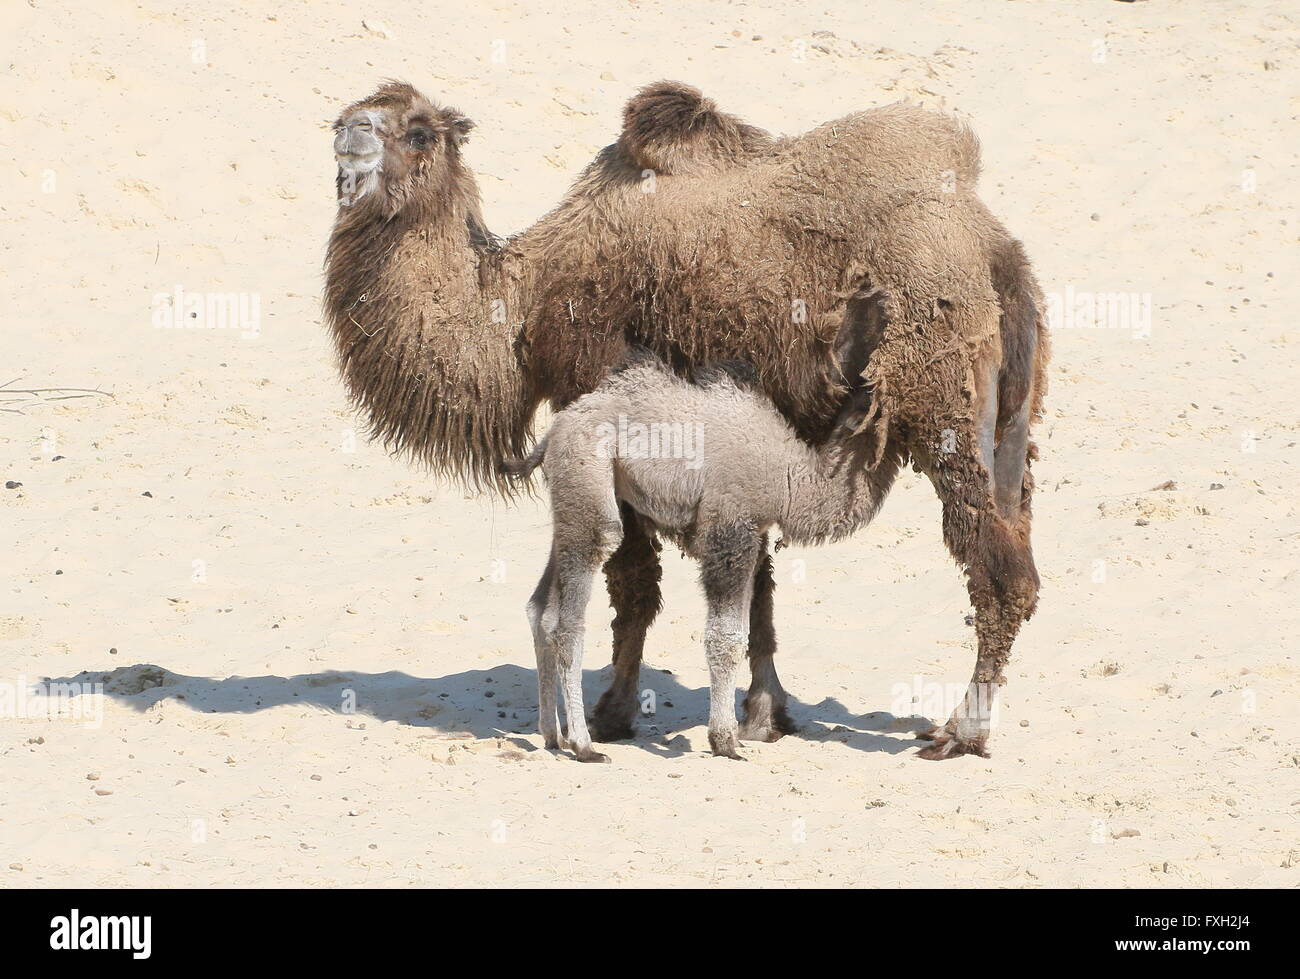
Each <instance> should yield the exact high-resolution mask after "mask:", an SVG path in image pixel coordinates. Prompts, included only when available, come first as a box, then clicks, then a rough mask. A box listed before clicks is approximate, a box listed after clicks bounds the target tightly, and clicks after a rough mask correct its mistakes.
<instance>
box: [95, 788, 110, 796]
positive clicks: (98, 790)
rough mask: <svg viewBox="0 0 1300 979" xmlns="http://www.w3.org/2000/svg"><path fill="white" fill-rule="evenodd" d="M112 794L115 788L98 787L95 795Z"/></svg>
mask: <svg viewBox="0 0 1300 979" xmlns="http://www.w3.org/2000/svg"><path fill="white" fill-rule="evenodd" d="M112 794H113V790H112V789H96V790H95V795H112Z"/></svg>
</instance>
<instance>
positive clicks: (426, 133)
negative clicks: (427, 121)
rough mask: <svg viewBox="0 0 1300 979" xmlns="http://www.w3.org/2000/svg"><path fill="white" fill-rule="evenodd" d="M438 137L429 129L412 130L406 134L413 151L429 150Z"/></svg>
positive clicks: (407, 141)
mask: <svg viewBox="0 0 1300 979" xmlns="http://www.w3.org/2000/svg"><path fill="white" fill-rule="evenodd" d="M437 140H438V137H437V136H436V135H435V134H434V133H433V132H432V131H431V130H428V129H412V130H411V131H410V132H409V133H407V134H406V143H407V145H408V146H410V147H411V149H413V150H427V149H428V148H429V147H430V146H432V145H433V144H434V143H435V142H437Z"/></svg>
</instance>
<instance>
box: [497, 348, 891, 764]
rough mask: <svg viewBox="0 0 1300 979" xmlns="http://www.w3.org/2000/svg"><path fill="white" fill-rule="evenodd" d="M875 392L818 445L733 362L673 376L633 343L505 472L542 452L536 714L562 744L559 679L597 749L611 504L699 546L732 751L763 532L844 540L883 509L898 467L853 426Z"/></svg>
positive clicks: (715, 732) (713, 695)
mask: <svg viewBox="0 0 1300 979" xmlns="http://www.w3.org/2000/svg"><path fill="white" fill-rule="evenodd" d="M869 397H870V393H869V389H867V388H862V389H859V390H858V391H857V392H856V393H854V394H853V395H851V396H850V399H849V402H848V404H847V405H846V407H845V408H844V410H843V411H842V412H841V414H840V419H839V421H838V423H837V426H836V428H835V430H834V433H833V434H832V436H831V438H830V439H829V440H828V442H827V443H826V445H825V446H824V447H823V448H822V449H820V450H816V449H813V448H811V447H809V446H808V445H807V444H806V443H805V442H803V441H801V440H800V439H799V438H798V436H797V435H796V434H795V432H794V430H793V429H792V428H791V426H790V424H789V422H787V421H786V420H785V419H784V418H783V417H782V415H781V413H780V412H778V411H777V410H776V408H775V407H774V406H773V405H772V403H771V401H769V400H768V399H767V398H766V397H765V396H763V395H762V394H761V393H759V392H758V391H757V390H754V389H752V388H751V387H750V385H749V383H748V380H747V379H746V378H745V376H744V374H743V369H741V368H733V367H716V368H711V369H708V370H705V371H702V372H699V373H697V376H696V378H695V380H694V381H686V380H683V379H681V378H679V377H677V376H676V375H674V374H673V373H672V372H671V371H669V370H668V368H667V367H665V366H664V365H662V364H661V363H659V362H657V361H655V360H653V359H651V358H649V357H647V356H641V357H638V358H636V359H634V360H633V361H631V362H630V363H629V364H628V365H627V366H625V367H623V368H622V369H620V370H618V371H616V372H614V373H612V374H610V375H609V376H608V377H607V378H606V380H605V381H604V382H603V383H602V384H601V385H600V386H599V387H598V388H597V389H596V390H594V391H593V392H591V393H590V394H587V395H585V396H584V397H581V398H579V399H578V400H577V401H575V402H574V403H573V404H572V405H570V406H569V407H568V408H566V409H565V410H564V411H562V412H560V413H559V415H557V416H556V418H555V421H554V422H553V424H552V425H551V428H550V431H549V432H547V434H546V436H545V437H544V438H543V439H542V440H541V441H540V442H539V443H538V444H537V447H536V448H535V449H534V450H533V452H532V453H531V454H530V455H529V457H528V458H527V459H525V460H522V461H514V462H509V463H506V464H505V466H504V467H503V468H504V470H505V472H507V473H508V474H510V475H511V476H515V477H521V478H522V477H526V476H528V475H529V474H530V473H531V472H532V471H533V470H534V469H535V468H536V467H537V466H538V465H539V464H540V465H541V466H542V469H543V472H545V474H546V480H547V483H548V484H549V486H550V491H551V511H552V516H553V536H552V543H551V555H550V560H549V561H548V562H547V564H546V570H545V571H544V572H543V573H542V578H541V581H540V582H539V583H538V585H537V589H536V591H534V592H533V596H532V598H531V599H530V600H529V602H528V620H529V622H530V624H531V625H532V630H533V643H534V648H535V652H536V655H537V685H538V702H539V714H538V725H539V727H540V729H541V734H542V737H543V738H544V740H545V743H546V746H547V747H548V748H557V747H560V745H561V736H560V725H559V716H558V703H557V697H556V680H557V673H558V680H559V685H560V687H561V688H562V689H563V691H564V709H565V715H566V717H567V719H568V747H570V748H571V749H572V751H573V752H574V754H576V755H577V757H578V759H579V760H581V761H608V760H609V758H608V757H607V756H606V755H603V754H601V753H600V752H598V751H596V750H594V749H593V748H592V745H591V735H590V734H589V732H588V730H587V721H586V717H585V714H584V709H583V701H582V645H583V629H584V618H585V615H586V609H587V599H588V598H589V596H590V594H591V583H592V578H593V576H594V575H595V573H596V571H597V570H599V569H600V567H601V566H602V565H603V564H604V562H605V561H606V560H607V559H608V558H609V556H610V555H611V554H613V553H614V551H615V549H617V547H618V546H619V543H620V541H621V539H622V534H623V522H622V520H621V519H620V504H625V505H627V506H629V507H630V508H631V509H632V510H633V511H634V512H635V513H636V514H637V515H638V516H639V517H641V518H642V519H644V520H646V521H648V522H649V523H650V524H651V525H652V526H653V528H654V530H655V531H656V532H659V533H662V534H664V535H666V536H668V537H669V538H670V539H672V540H674V541H675V542H676V543H677V544H678V545H679V546H680V547H681V548H682V550H683V551H684V552H685V553H687V554H689V555H690V556H691V557H693V558H695V559H697V560H698V561H699V562H700V566H701V581H702V583H703V585H704V593H705V596H706V598H707V601H708V622H707V625H706V627H705V640H704V648H705V656H706V658H707V660H708V664H709V680H710V687H709V744H710V746H711V747H712V748H713V753H714V754H715V755H723V756H725V757H728V758H736V759H739V758H740V754H739V753H738V751H737V747H738V742H739V732H738V729H737V724H736V710H735V678H736V668H737V666H738V665H739V663H740V661H741V659H743V658H744V656H745V652H746V649H747V646H748V642H749V625H750V603H751V599H752V596H753V589H754V583H755V576H756V573H757V572H758V569H759V562H760V559H761V557H762V556H763V551H764V542H765V540H766V537H765V535H766V534H767V532H768V531H769V530H770V529H771V528H772V527H773V526H776V525H779V526H780V528H781V531H782V533H783V535H784V537H785V539H786V540H787V541H789V542H790V543H795V544H814V543H820V542H822V541H827V540H837V539H840V538H842V537H845V536H847V535H849V534H851V533H853V532H854V531H855V530H857V529H858V528H859V527H861V526H863V525H864V524H866V523H867V522H868V521H869V520H870V519H871V518H872V517H873V516H874V515H875V512H876V510H877V509H878V507H879V505H880V503H881V501H882V500H883V498H884V495H885V492H886V491H887V489H888V487H889V485H890V483H891V482H892V479H893V476H894V474H895V472H896V470H897V468H898V465H899V462H900V460H899V458H898V457H897V456H896V455H887V456H886V458H884V459H880V460H879V461H877V459H876V457H877V456H879V454H880V453H879V451H873V447H872V446H870V445H869V444H868V443H869V441H870V440H869V439H868V438H867V437H866V436H865V435H863V436H859V435H857V430H858V428H859V426H861V424H862V422H863V421H864V420H865V418H866V417H867V411H866V409H867V402H868V401H869Z"/></svg>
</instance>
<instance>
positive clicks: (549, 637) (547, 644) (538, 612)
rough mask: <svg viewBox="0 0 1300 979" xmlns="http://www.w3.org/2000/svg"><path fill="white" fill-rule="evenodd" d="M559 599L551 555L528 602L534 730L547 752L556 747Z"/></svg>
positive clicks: (557, 733) (558, 730)
mask: <svg viewBox="0 0 1300 979" xmlns="http://www.w3.org/2000/svg"><path fill="white" fill-rule="evenodd" d="M558 611H559V599H558V595H557V593H556V590H555V552H554V550H552V552H551V555H550V557H548V558H547V559H546V570H544V571H543V572H542V578H541V580H540V581H539V582H538V583H537V587H536V588H535V589H534V590H533V597H532V598H530V599H529V600H528V624H529V625H530V626H532V629H533V653H534V654H535V655H536V657H537V728H538V730H539V731H540V732H541V735H542V742H543V744H545V746H546V747H547V748H558V747H559V746H560V719H559V703H558V701H557V699H556V694H557V688H556V666H557V653H556V649H555V620H556V615H557V613H558Z"/></svg>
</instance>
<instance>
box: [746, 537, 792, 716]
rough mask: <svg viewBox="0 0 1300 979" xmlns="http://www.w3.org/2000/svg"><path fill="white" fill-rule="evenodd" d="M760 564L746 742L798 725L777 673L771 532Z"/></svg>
mask: <svg viewBox="0 0 1300 979" xmlns="http://www.w3.org/2000/svg"><path fill="white" fill-rule="evenodd" d="M759 548H760V554H761V556H760V557H759V560H758V567H757V569H756V571H755V574H754V597H753V600H752V601H751V602H750V607H749V673H750V683H749V693H748V695H747V696H746V697H745V703H744V711H745V719H744V721H743V723H742V724H741V725H740V739H741V740H742V741H776V740H779V739H780V738H781V737H782V736H783V735H786V734H793V733H794V732H795V731H797V730H799V728H798V726H797V725H796V724H795V723H794V721H793V720H791V719H790V715H789V714H788V713H786V702H787V697H786V692H785V690H784V688H783V687H782V686H781V678H780V677H779V676H777V675H776V664H775V663H774V662H773V661H772V657H773V656H775V655H776V624H775V622H774V621H773V609H772V597H773V593H774V592H775V590H776V579H775V577H774V576H773V573H772V556H771V555H770V554H768V552H767V535H766V534H764V535H763V538H762V541H761V543H760V545H759Z"/></svg>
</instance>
